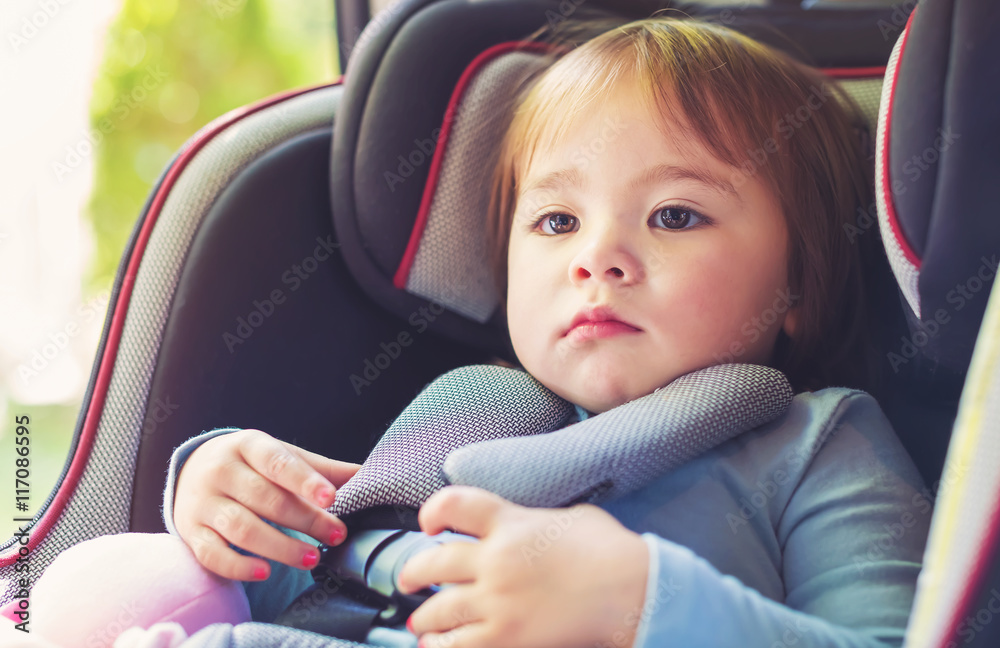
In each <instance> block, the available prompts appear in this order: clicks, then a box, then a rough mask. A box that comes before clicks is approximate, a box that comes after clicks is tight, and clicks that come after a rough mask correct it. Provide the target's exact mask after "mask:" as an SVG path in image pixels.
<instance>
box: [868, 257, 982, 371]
mask: <svg viewBox="0 0 1000 648" xmlns="http://www.w3.org/2000/svg"><path fill="white" fill-rule="evenodd" d="M979 260H980V261H981V262H982V263H980V264H979V268H978V269H977V270H976V272H975V273H974V274H973V275H972V276H970V277H969V278H968V279H966V280H965V281H962V282H959V283H957V284H955V287H954V288H952V289H951V290H949V291H948V292H947V294H946V295H945V301H946V302H948V304H950V305H951V308H950V309H945V308H939V309H937V310H936V311H934V317H933V318H931V319H928V320H927V321H921V322H920V323H919V326H918V328H917V330H915V331H912V332H911V333H910V334H909V335H908V336H907V335H902V336H900V338H899V341H900V347H899V350H898V352H896V351H890V352H889V353H887V354H886V356H885V357H886V360H888V361H889V366H891V367H892V371H893V372H894V373H899V368H900V367H901V366H903V365H905V364H907V363H908V362H909V361H910V360H912V359H913V358H915V357H916V355H917V353H918V352H919V351H920V349H922V348H924V347H925V346H927V345H928V344H929V343H930V341H931V340H932V339H934V338H935V337H937V336H938V335H939V334H940V333H941V329H942V328H943V327H945V326H946V325H947V324H948V323H949V322H950V321H951V316H952V313H953V312H958V311H960V310H962V309H963V308H965V306H966V304H968V303H969V302H970V301H971V300H973V299H975V298H976V296H977V295H978V294H979V293H980V292H981V291H982V290H983V288H988V287H989V286H990V285H991V281H992V280H993V278H994V277H995V276H996V273H997V266H998V265H1000V260H998V259H997V255H996V254H994V255H993V256H992V257H990V258H986V257H985V256H984V257H980V258H979Z"/></svg>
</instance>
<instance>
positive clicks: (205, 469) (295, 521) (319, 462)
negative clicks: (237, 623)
mask: <svg viewBox="0 0 1000 648" xmlns="http://www.w3.org/2000/svg"><path fill="white" fill-rule="evenodd" d="M360 467H361V466H360V465H359V464H353V463H347V462H344V461H335V460H333V459H328V458H326V457H323V456H320V455H318V454H314V453H312V452H309V451H307V450H303V449H302V448H298V447H296V446H293V445H292V444H290V443H285V442H284V441H281V440H279V439H275V438H274V437H272V436H270V435H268V434H265V433H264V432H261V431H260V430H240V431H239V432H232V433H230V434H223V435H221V436H218V437H215V438H214V439H209V440H208V441H206V442H205V443H203V444H202V445H200V446H199V447H198V448H197V449H196V450H195V451H194V452H192V453H191V455H190V456H189V457H188V459H187V461H186V462H185V463H184V466H183V467H182V468H181V472H180V474H179V475H178V476H177V487H176V491H175V496H174V511H173V515H174V526H175V527H176V528H177V532H178V533H179V534H180V536H181V538H182V539H183V540H184V542H185V543H187V545H188V546H189V547H191V550H192V551H193V552H194V555H195V557H196V558H197V559H198V562H200V563H201V564H202V565H203V566H204V567H205V568H206V569H208V570H209V571H212V572H215V573H216V574H219V575H220V576H223V577H225V578H232V579H237V580H262V579H264V578H267V577H268V576H269V570H270V567H269V565H268V563H267V561H265V560H262V559H260V558H256V557H250V556H243V555H241V554H239V553H237V552H236V551H234V550H233V549H232V548H230V546H229V543H232V544H234V545H236V546H238V547H241V548H243V549H246V550H248V551H251V552H253V553H255V554H257V555H259V556H263V557H265V558H270V559H272V560H276V561H278V562H281V563H284V564H286V565H290V566H292V567H298V568H300V569H308V568H311V567H314V566H315V565H316V563H317V561H318V558H319V553H318V551H317V549H316V547H314V546H312V545H309V544H306V543H304V542H301V541H300V540H297V539H295V538H292V537H290V536H288V535H285V534H284V533H282V532H281V531H279V530H278V529H275V528H274V527H273V526H270V525H269V524H267V523H266V522H264V521H263V520H261V519H260V518H261V517H265V518H267V519H268V520H271V521H272V522H276V523H277V524H280V525H282V526H284V527H287V528H289V529H295V530H297V531H301V532H303V533H305V534H306V535H309V536H312V537H313V538H316V539H317V540H319V541H320V542H324V543H327V544H340V542H342V541H343V538H345V537H346V536H347V528H346V527H345V526H344V523H343V522H341V521H340V520H339V519H338V518H337V517H336V516H334V515H332V514H331V513H328V512H327V511H326V508H327V507H329V506H330V505H331V504H333V499H334V494H335V488H334V487H340V486H343V485H344V482H346V481H347V480H348V479H350V478H351V477H352V476H353V475H354V473H356V472H357V471H358V469H359V468H360Z"/></svg>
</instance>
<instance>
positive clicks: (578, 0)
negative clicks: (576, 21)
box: [545, 0, 587, 28]
mask: <svg viewBox="0 0 1000 648" xmlns="http://www.w3.org/2000/svg"><path fill="white" fill-rule="evenodd" d="M586 1H587V0H562V2H560V3H559V6H558V7H556V11H553V10H552V9H546V10H545V22H546V23H547V24H548V26H549V28H552V27H555V26H556V25H557V24H559V23H561V22H563V21H565V20H566V19H568V18H569V17H570V16H572V15H573V14H574V13H575V12H576V10H577V9H579V8H580V5H582V4H583V3H585V2H586Z"/></svg>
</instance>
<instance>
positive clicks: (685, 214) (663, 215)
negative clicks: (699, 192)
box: [649, 206, 709, 230]
mask: <svg viewBox="0 0 1000 648" xmlns="http://www.w3.org/2000/svg"><path fill="white" fill-rule="evenodd" d="M649 221H650V223H652V224H653V225H654V227H662V228H663V229H671V230H683V229H692V228H695V227H697V226H698V225H701V224H702V223H708V222H709V220H708V218H706V217H705V216H702V215H701V214H699V213H698V212H696V211H695V210H693V209H688V208H687V207H677V206H672V207H660V208H659V209H657V210H656V211H655V212H653V215H652V216H651V217H650V219H649Z"/></svg>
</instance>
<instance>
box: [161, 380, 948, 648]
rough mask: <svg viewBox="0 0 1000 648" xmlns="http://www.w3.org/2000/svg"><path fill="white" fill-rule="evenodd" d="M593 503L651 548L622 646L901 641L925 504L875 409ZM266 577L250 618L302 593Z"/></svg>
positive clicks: (806, 405) (846, 413) (860, 403)
mask: <svg viewBox="0 0 1000 648" xmlns="http://www.w3.org/2000/svg"><path fill="white" fill-rule="evenodd" d="M577 413H578V416H579V417H580V418H586V417H587V416H588V415H589V413H588V412H586V411H585V410H583V409H582V408H580V407H579V406H578V407H577ZM228 431H232V429H224V430H216V431H213V432H209V433H206V434H204V435H202V436H200V437H196V438H195V439H192V440H189V441H188V442H187V443H185V444H184V445H182V446H181V447H179V448H178V449H177V451H175V454H174V457H173V458H172V460H171V467H170V472H169V475H168V488H167V491H166V492H165V494H164V497H165V499H164V502H165V511H171V510H172V502H173V494H172V487H173V481H174V479H175V475H176V472H177V470H178V469H179V466H180V464H181V463H182V462H183V460H184V459H185V458H186V457H187V455H188V454H189V453H190V452H191V450H193V448H194V447H196V446H197V445H198V444H200V443H201V442H203V441H204V440H206V439H207V438H210V437H212V436H215V435H217V434H220V433H225V432H228ZM601 507H602V508H603V509H605V510H606V511H608V512H609V513H610V514H612V515H614V516H615V518H616V519H618V520H619V521H620V522H621V523H622V524H623V525H624V526H626V527H627V528H629V529H630V530H632V531H634V532H636V533H639V534H641V536H642V538H643V540H644V541H645V543H646V546H647V548H648V549H649V555H648V559H649V569H648V573H647V579H646V594H645V603H644V605H643V607H642V609H637V610H634V611H632V612H631V613H629V614H627V615H626V616H625V617H624V618H623V619H621V623H620V625H621V631H622V632H623V634H624V632H625V631H627V630H628V629H631V628H634V629H635V631H636V637H635V642H634V644H633V646H634V648H661V647H663V646H668V645H677V646H684V647H685V648H692V647H696V646H712V647H716V646H740V647H745V648H757V647H759V648H772V647H773V646H792V645H795V646H798V647H802V646H810V647H813V646H815V647H818V646H823V647H824V648H826V647H848V646H851V647H860V646H869V647H876V646H878V647H884V646H900V645H901V644H902V642H903V636H904V634H905V629H906V625H907V622H908V618H909V614H910V608H911V606H912V603H913V597H914V594H915V591H916V583H917V576H918V574H919V572H920V565H921V560H922V556H923V551H924V545H925V543H926V539H927V533H928V529H929V525H930V519H931V514H932V512H933V511H932V507H933V496H932V495H931V493H930V492H929V491H928V490H927V488H926V487H925V486H924V484H923V481H922V480H921V478H920V475H919V473H918V472H917V469H916V467H915V466H914V464H913V462H912V460H911V459H910V457H909V455H908V454H907V452H906V450H905V449H904V448H903V446H902V445H901V443H900V442H899V439H898V438H897V437H896V435H895V433H894V432H893V431H892V428H891V426H890V424H889V422H888V420H887V419H886V418H885V416H884V414H883V413H882V411H881V410H880V409H879V407H878V405H877V403H876V402H875V401H874V399H872V398H871V397H870V396H869V395H867V394H865V393H863V392H859V391H854V390H848V389H840V388H831V389H824V390H820V391H817V392H814V393H803V394H799V395H797V396H796V397H795V398H794V399H793V401H792V405H791V407H790V408H789V410H788V412H787V413H786V414H785V415H784V416H782V417H780V418H779V419H777V420H775V421H773V422H771V423H769V424H767V425H764V426H761V427H759V428H756V429H754V430H751V431H749V432H745V433H743V434H742V435H740V436H737V437H735V438H734V439H731V440H729V441H727V442H726V443H723V444H721V445H720V446H718V447H716V448H715V449H713V450H710V451H708V452H706V453H705V454H703V455H701V456H699V457H697V458H695V459H694V460H692V461H691V462H689V463H687V464H685V465H684V466H682V467H680V468H678V469H676V470H674V471H672V472H669V473H665V474H664V475H662V476H661V477H660V478H659V479H657V480H655V481H653V482H652V483H650V484H648V485H647V486H645V487H644V488H642V489H639V490H637V491H633V492H632V493H629V494H627V495H625V496H623V497H621V498H618V499H615V500H612V501H609V502H605V503H604V504H602V505H601ZM170 518H171V516H170V515H165V516H164V519H165V522H166V524H167V527H168V529H169V530H170V531H171V532H172V533H176V531H175V529H174V528H173V524H172V520H171V519H170ZM294 535H297V536H298V537H302V538H303V539H305V536H302V535H301V534H297V533H295V534H294ZM306 541H307V542H313V541H312V540H309V539H306ZM272 568H273V571H272V576H271V578H270V579H268V581H266V582H265V583H248V584H247V585H246V590H247V595H248V598H249V599H250V603H251V610H252V611H253V614H254V618H255V619H257V620H263V621H267V620H270V619H273V618H274V616H275V615H276V614H277V613H278V612H279V611H280V610H282V609H284V607H286V606H287V605H288V604H289V603H290V602H291V600H292V599H293V598H294V596H295V595H297V594H298V593H299V592H300V591H301V590H302V589H304V588H305V587H307V586H308V585H310V584H311V582H312V579H311V576H310V575H309V572H307V571H304V570H297V569H292V568H289V567H286V566H284V565H281V564H278V563H272ZM619 645H621V644H620V643H619Z"/></svg>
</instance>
